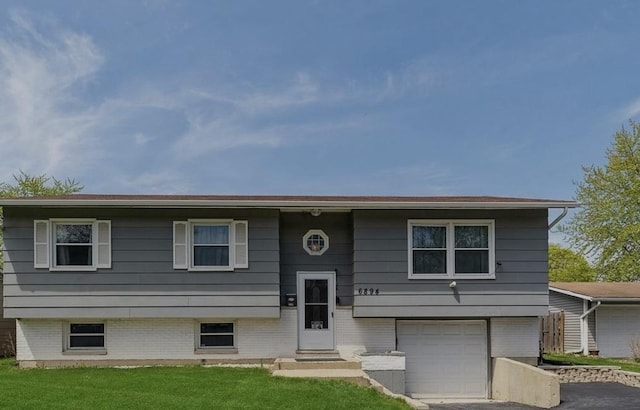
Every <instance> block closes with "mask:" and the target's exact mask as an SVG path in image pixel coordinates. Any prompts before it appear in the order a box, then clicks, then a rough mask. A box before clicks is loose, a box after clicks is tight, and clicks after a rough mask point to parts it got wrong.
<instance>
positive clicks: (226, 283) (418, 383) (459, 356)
mask: <svg viewBox="0 0 640 410" xmlns="http://www.w3.org/2000/svg"><path fill="white" fill-rule="evenodd" d="M575 205H576V204H575V203H574V202H570V201H553V200H539V199H518V198H497V197H335V196H333V197H328V196H326V197H320V196H317V197H313V196H160V195H142V196H138V195H136V196H134V195H130V196H129V195H78V194H76V195H71V196H60V197H46V198H26V199H2V200H0V206H3V207H4V218H5V219H4V242H5V266H4V295H5V297H4V308H5V316H6V317H9V318H16V319H17V360H18V361H19V362H20V364H21V365H23V366H33V365H64V364H76V363H89V364H91V363H93V364H123V363H132V364H136V363H183V362H191V361H193V362H202V361H204V362H215V361H260V360H263V361H265V360H270V359H275V358H281V357H294V356H295V355H296V354H298V353H300V352H308V351H312V352H318V351H333V352H335V353H336V354H340V355H341V356H343V357H351V356H353V355H354V354H355V353H362V352H385V351H400V352H404V353H405V354H406V390H407V392H408V393H413V394H424V395H427V396H429V395H431V396H469V397H487V395H488V381H489V380H490V372H491V359H492V358H496V357H511V358H516V359H519V360H523V361H529V362H535V360H536V358H537V357H538V318H539V316H542V315H545V314H547V311H548V304H549V296H548V278H547V270H548V267H547V240H548V210H549V209H550V208H565V209H566V208H570V207H574V206H575Z"/></svg>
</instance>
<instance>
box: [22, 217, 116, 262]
mask: <svg viewBox="0 0 640 410" xmlns="http://www.w3.org/2000/svg"><path fill="white" fill-rule="evenodd" d="M48 221H49V226H48V229H49V237H48V239H49V242H50V243H49V246H48V252H49V270H50V271H67V272H68V271H80V272H82V271H84V272H87V271H96V270H98V269H99V268H100V269H101V268H111V221H108V220H97V219H94V218H51V219H49V220H48ZM35 223H36V224H37V223H42V221H35ZM100 224H106V226H107V229H108V241H107V242H104V241H103V242H100V241H99V231H98V230H99V228H100V226H99V225H100ZM58 225H91V265H58V264H57V260H56V258H57V246H58V243H57V240H56V226H58ZM34 236H35V234H34ZM34 241H35V237H34ZM38 244H39V243H38ZM39 245H41V244H39ZM100 247H104V248H105V252H108V256H107V261H108V262H107V263H106V264H102V265H101V264H100V263H99V256H100V255H99V248H100ZM37 267H43V266H37Z"/></svg>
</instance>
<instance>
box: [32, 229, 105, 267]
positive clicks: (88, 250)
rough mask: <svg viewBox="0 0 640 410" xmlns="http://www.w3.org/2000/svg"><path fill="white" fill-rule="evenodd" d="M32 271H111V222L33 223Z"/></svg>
mask: <svg viewBox="0 0 640 410" xmlns="http://www.w3.org/2000/svg"><path fill="white" fill-rule="evenodd" d="M33 249H34V258H33V260H34V267H36V268H48V269H50V270H65V271H70V270H77V271H90V270H96V269H100V268H110V267H111V221H99V220H95V219H48V220H36V221H34V247H33Z"/></svg>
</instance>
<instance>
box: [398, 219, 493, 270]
mask: <svg viewBox="0 0 640 410" xmlns="http://www.w3.org/2000/svg"><path fill="white" fill-rule="evenodd" d="M494 232H495V228H494V221H493V220H451V221H442V220H409V223H408V248H409V278H412V279H446V278H494V277H495V245H494V242H495V240H494Z"/></svg>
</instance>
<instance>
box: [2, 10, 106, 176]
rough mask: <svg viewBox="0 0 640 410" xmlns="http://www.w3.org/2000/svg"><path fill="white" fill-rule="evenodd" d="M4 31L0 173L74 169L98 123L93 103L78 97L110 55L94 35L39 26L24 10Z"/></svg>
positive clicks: (15, 13)
mask: <svg viewBox="0 0 640 410" xmlns="http://www.w3.org/2000/svg"><path fill="white" fill-rule="evenodd" d="M11 21H12V25H11V27H9V28H7V29H6V30H5V32H4V33H1V34H0V145H1V146H2V147H3V153H4V154H3V162H2V165H0V174H2V175H7V174H11V173H13V172H15V171H16V170H17V169H18V168H20V169H23V170H25V171H32V172H37V173H40V172H53V171H55V170H58V169H60V168H71V167H67V166H66V165H65V164H71V163H73V164H74V165H75V164H77V163H78V162H79V160H80V159H81V158H86V157H85V156H81V155H79V154H80V153H81V152H86V150H87V147H88V146H90V145H91V138H90V137H89V135H90V133H89V130H90V129H92V128H93V127H95V126H96V124H97V123H98V120H99V118H98V115H97V113H96V112H95V110H94V109H92V108H91V107H85V106H82V105H81V104H79V103H78V102H77V101H76V100H75V98H74V91H75V89H76V87H78V86H81V85H82V84H83V83H84V82H86V81H90V80H91V79H92V78H93V76H94V75H95V73H96V72H97V71H98V70H99V69H100V66H101V65H102V63H103V61H104V58H103V56H102V55H101V54H100V52H99V51H98V49H97V47H96V46H95V45H94V43H93V41H92V40H91V38H90V37H88V36H86V35H83V34H78V33H73V32H70V31H67V30H64V29H60V28H59V27H56V26H55V25H50V26H48V27H45V31H38V30H37V29H36V28H34V25H33V24H32V22H31V20H29V18H28V17H27V16H26V15H24V14H22V13H19V12H12V13H11Z"/></svg>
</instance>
